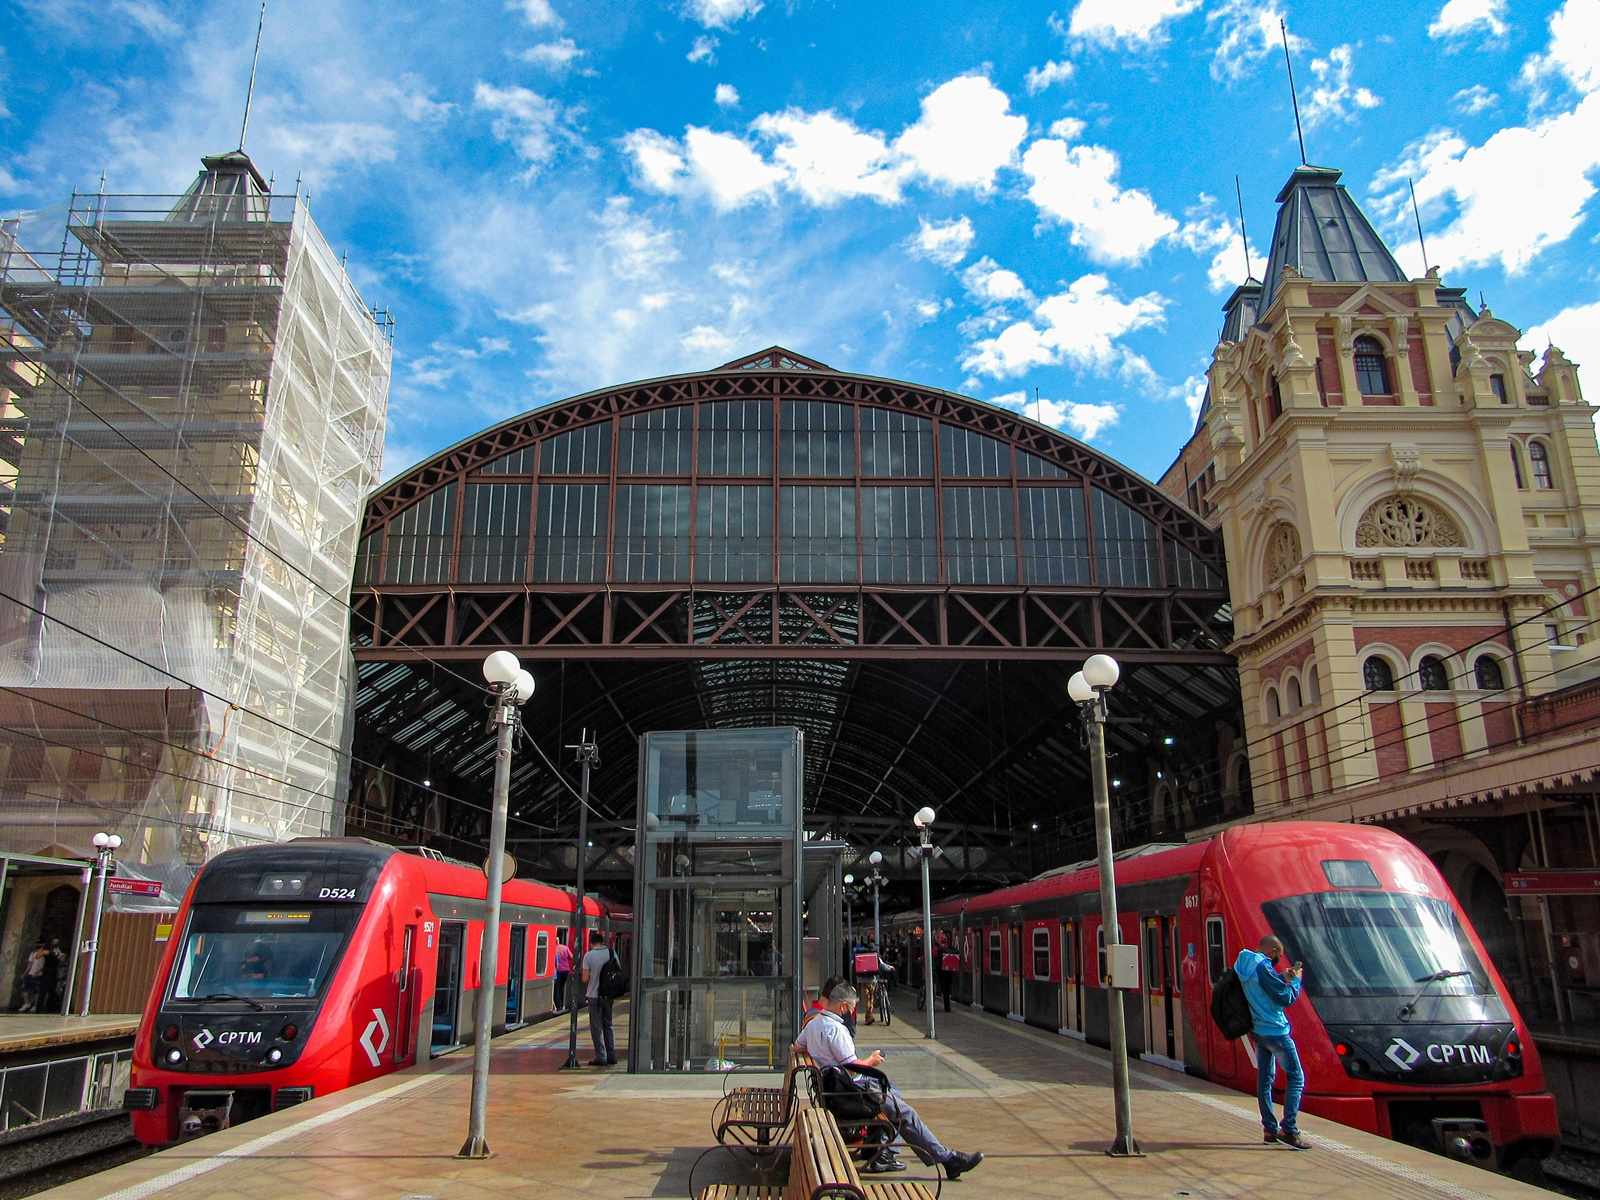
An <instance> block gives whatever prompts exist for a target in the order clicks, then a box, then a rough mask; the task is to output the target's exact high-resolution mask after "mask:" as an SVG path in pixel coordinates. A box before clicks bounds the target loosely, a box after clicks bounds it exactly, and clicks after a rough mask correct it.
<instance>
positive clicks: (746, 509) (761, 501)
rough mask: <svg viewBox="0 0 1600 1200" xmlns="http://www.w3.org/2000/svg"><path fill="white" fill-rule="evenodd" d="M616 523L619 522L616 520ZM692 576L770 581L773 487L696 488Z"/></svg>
mask: <svg viewBox="0 0 1600 1200" xmlns="http://www.w3.org/2000/svg"><path fill="white" fill-rule="evenodd" d="M619 524H620V521H619ZM695 534H696V538H695V550H694V577H695V578H696V579H697V580H699V581H701V582H702V583H760V582H765V581H768V580H770V579H771V578H772V489H771V488H770V487H745V486H742V485H738V484H726V483H712V484H701V486H700V507H699V513H698V515H697V517H696V520H695Z"/></svg>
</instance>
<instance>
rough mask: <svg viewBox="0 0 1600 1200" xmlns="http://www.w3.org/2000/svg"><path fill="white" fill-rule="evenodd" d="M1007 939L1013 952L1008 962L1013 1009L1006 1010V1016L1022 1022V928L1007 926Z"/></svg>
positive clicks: (1009, 948)
mask: <svg viewBox="0 0 1600 1200" xmlns="http://www.w3.org/2000/svg"><path fill="white" fill-rule="evenodd" d="M1006 938H1007V941H1006V949H1008V950H1009V951H1010V952H1011V957H1010V958H1009V959H1008V960H1007V962H1006V968H1007V970H1008V972H1009V974H1010V977H1011V1007H1010V1008H1008V1009H1007V1010H1006V1015H1007V1016H1008V1017H1010V1018H1011V1019H1012V1020H1014V1021H1020V1020H1022V927H1021V926H1020V925H1007V926H1006Z"/></svg>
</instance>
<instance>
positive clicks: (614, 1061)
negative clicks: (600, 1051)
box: [605, 1058, 617, 1067]
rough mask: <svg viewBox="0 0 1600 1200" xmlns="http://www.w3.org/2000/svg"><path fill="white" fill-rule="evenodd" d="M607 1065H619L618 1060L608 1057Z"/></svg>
mask: <svg viewBox="0 0 1600 1200" xmlns="http://www.w3.org/2000/svg"><path fill="white" fill-rule="evenodd" d="M605 1065H606V1066H608V1067H614V1066H616V1065H617V1060H616V1059H614V1058H608V1059H606V1061H605Z"/></svg>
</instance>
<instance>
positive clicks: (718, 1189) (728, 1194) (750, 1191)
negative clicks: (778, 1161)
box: [695, 1183, 783, 1200]
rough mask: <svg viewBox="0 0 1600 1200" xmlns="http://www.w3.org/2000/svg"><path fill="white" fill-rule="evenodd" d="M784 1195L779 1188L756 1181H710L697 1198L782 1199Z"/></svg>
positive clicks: (708, 1199) (734, 1199)
mask: <svg viewBox="0 0 1600 1200" xmlns="http://www.w3.org/2000/svg"><path fill="white" fill-rule="evenodd" d="M782 1197H783V1193H782V1191H780V1190H779V1189H778V1188H775V1187H763V1186H762V1185H760V1184H755V1183H708V1184H706V1186H705V1187H703V1188H701V1189H700V1191H699V1193H698V1194H697V1195H696V1197H695V1200H782Z"/></svg>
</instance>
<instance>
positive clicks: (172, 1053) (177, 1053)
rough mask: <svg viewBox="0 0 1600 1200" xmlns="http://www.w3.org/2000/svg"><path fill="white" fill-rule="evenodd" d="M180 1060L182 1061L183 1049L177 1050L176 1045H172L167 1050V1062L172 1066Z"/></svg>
mask: <svg viewBox="0 0 1600 1200" xmlns="http://www.w3.org/2000/svg"><path fill="white" fill-rule="evenodd" d="M182 1061H183V1051H182V1050H179V1049H178V1048H177V1047H176V1046H174V1047H173V1048H172V1049H171V1050H168V1051H167V1062H169V1063H171V1064H172V1065H173V1066H177V1065H178V1064H179V1063H181V1062H182Z"/></svg>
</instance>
